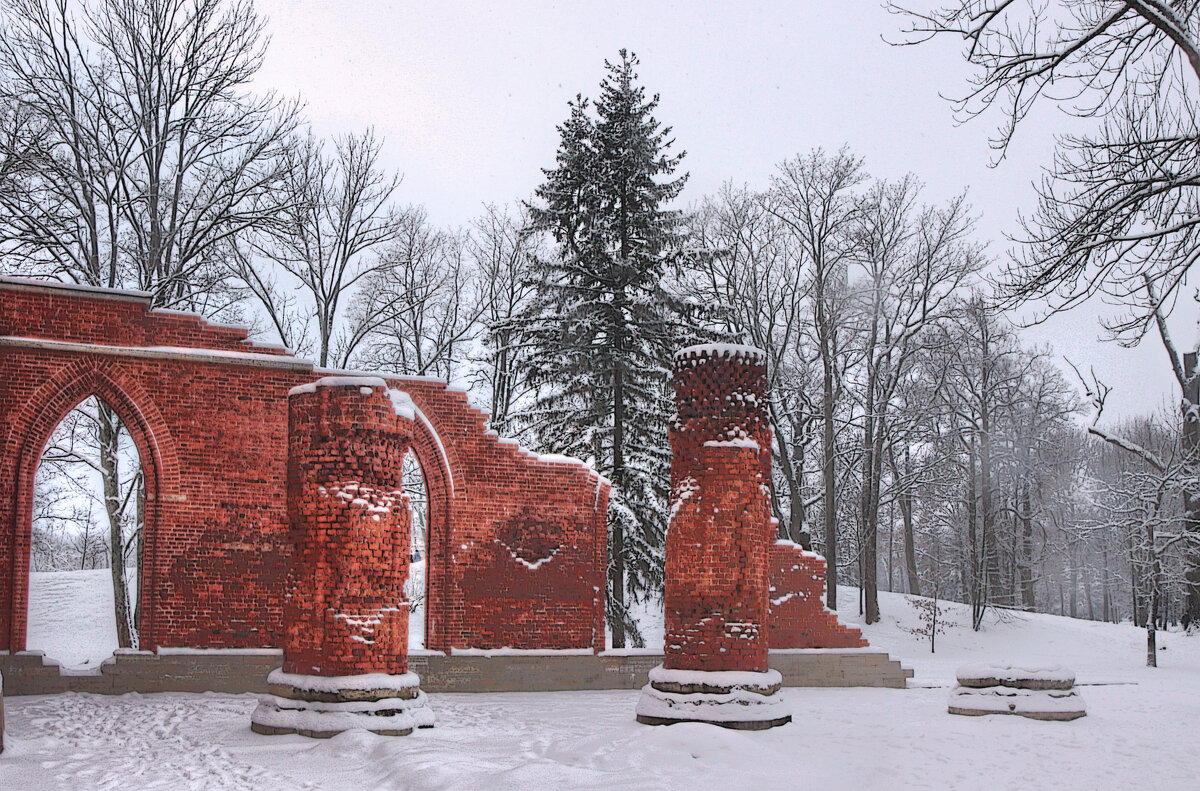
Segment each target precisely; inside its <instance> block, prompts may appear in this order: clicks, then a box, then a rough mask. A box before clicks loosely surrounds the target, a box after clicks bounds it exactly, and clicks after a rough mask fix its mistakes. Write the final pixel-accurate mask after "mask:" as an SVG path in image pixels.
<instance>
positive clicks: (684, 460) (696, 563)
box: [663, 346, 867, 671]
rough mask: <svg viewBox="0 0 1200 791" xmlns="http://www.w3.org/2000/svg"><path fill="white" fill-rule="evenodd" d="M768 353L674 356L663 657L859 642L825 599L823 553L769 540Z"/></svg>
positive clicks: (692, 658)
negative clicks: (840, 621)
mask: <svg viewBox="0 0 1200 791" xmlns="http://www.w3.org/2000/svg"><path fill="white" fill-rule="evenodd" d="M766 386H767V380H766V360H765V358H764V357H763V356H762V353H761V352H757V351H756V350H752V349H740V348H738V347H721V346H717V347H698V348H696V349H694V350H693V349H688V350H684V351H683V352H681V353H679V354H677V355H676V357H675V404H676V417H675V420H674V422H673V424H672V426H671V451H672V461H671V499H672V506H671V507H672V517H671V522H670V528H669V530H668V533H667V569H666V571H667V574H666V577H667V586H666V594H665V598H666V627H667V628H666V646H665V651H664V653H665V656H664V661H663V665H664V667H667V668H676V669H688V670H750V671H763V670H766V668H767V649H768V646H769V647H770V648H851V647H863V646H866V645H867V641H866V640H864V639H863V638H862V635H861V633H860V632H859V631H858V630H857V629H853V628H849V627H846V626H844V625H842V624H840V623H839V622H838V620H837V616H836V615H835V614H834V613H832V612H830V611H829V610H828V609H826V608H825V606H824V603H823V601H822V595H823V594H824V591H825V561H824V559H822V558H821V557H820V556H819V555H816V554H815V553H811V552H804V551H803V550H801V549H800V547H798V546H796V545H795V544H791V543H789V542H776V541H775V532H776V528H775V523H774V520H773V519H772V518H771V510H770V488H769V486H770V480H771V429H770V423H769V422H768V416H767V412H766V410H767V403H768V401H767V396H766Z"/></svg>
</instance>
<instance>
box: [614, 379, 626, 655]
mask: <svg viewBox="0 0 1200 791" xmlns="http://www.w3.org/2000/svg"><path fill="white" fill-rule="evenodd" d="M622 385H623V383H622V381H621V368H620V363H618V364H617V367H616V369H615V370H614V371H613V484H614V485H615V486H616V487H617V489H618V491H619V490H620V487H621V485H622V483H623V482H624V480H623V479H624V469H625V453H624V450H625V449H624V447H623V446H624V442H625V391H624V388H623V386H622ZM612 547H613V557H612V574H613V578H612V597H613V605H614V606H615V607H616V608H617V615H618V616H619V617H617V618H615V619H613V621H612V630H613V636H612V644H613V648H624V647H625V621H624V619H625V617H626V615H625V529H624V527H623V526H622V525H621V522H620V520H614V521H613V526H612Z"/></svg>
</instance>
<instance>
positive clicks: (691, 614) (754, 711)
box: [637, 344, 792, 730]
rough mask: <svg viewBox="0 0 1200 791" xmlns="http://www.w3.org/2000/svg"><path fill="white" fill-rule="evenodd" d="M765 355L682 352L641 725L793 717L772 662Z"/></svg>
mask: <svg viewBox="0 0 1200 791" xmlns="http://www.w3.org/2000/svg"><path fill="white" fill-rule="evenodd" d="M766 389H767V365H766V354H765V353H764V352H762V351H760V350H758V349H755V348H753V347H749V346H735V345H731V344H707V345H703V346H691V347H688V348H686V349H683V350H681V351H679V352H677V353H676V354H675V409H676V416H675V420H674V422H673V424H672V425H671V453H672V457H671V517H670V526H669V527H668V529H667V565H666V589H665V592H664V598H665V603H666V640H665V643H666V644H665V646H664V650H663V654H664V656H663V663H662V665H661V666H659V667H657V668H655V669H654V670H652V671H650V683H649V684H648V685H647V686H645V687H644V688H643V689H642V697H641V699H640V700H639V701H638V706H637V719H638V722H642V723H646V724H649V725H666V724H671V723H675V722H689V721H690V722H709V723H713V724H715V725H721V726H724V727H727V728H740V729H746V730H760V729H765V728H771V727H774V726H776V725H783V724H784V723H787V722H790V721H791V719H792V718H791V714H790V713H789V712H788V710H787V708H786V706H785V705H784V704H783V701H782V699H781V696H780V695H779V694H778V692H779V688H780V687H781V686H782V683H783V679H782V677H781V676H780V674H779V673H778V672H777V671H774V670H770V669H768V667H767V632H768V618H769V614H770V599H769V596H770V594H769V592H768V589H769V582H768V570H769V563H770V550H771V546H772V543H773V542H774V538H775V536H774V530H773V529H772V525H771V501H770V495H771V490H770V482H771V428H770V424H769V423H768V420H767V395H766Z"/></svg>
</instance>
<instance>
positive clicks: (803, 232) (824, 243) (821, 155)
mask: <svg viewBox="0 0 1200 791" xmlns="http://www.w3.org/2000/svg"><path fill="white" fill-rule="evenodd" d="M865 178H866V174H865V173H864V171H863V166H862V161H861V160H860V159H858V158H857V157H854V156H853V155H851V154H850V152H849V151H847V150H846V149H842V150H840V151H838V152H837V153H836V154H834V155H832V156H830V155H828V154H826V153H825V152H823V151H820V150H818V151H814V152H813V153H811V154H809V155H808V156H804V157H796V158H794V159H791V160H788V161H786V162H784V163H782V164H781V165H780V166H779V167H778V169H777V171H776V173H775V175H774V176H772V178H771V189H770V192H769V198H768V207H769V208H768V210H769V211H770V213H771V214H772V215H774V216H775V217H777V218H778V219H779V221H780V222H782V223H783V225H784V227H785V228H786V229H787V232H788V233H789V234H790V235H791V236H792V238H793V240H794V244H795V246H796V250H798V251H799V253H800V255H802V256H803V264H804V265H805V266H807V267H808V277H809V281H808V299H809V300H810V302H811V304H812V313H813V327H812V332H813V335H814V341H815V345H816V348H817V354H818V358H819V359H820V362H821V421H822V433H821V439H822V462H821V474H822V484H823V487H824V497H823V501H824V512H825V513H824V543H825V547H824V548H825V559H826V562H827V563H828V576H827V578H826V579H827V581H828V594H827V597H828V604H829V607H830V608H836V607H837V583H838V525H837V517H838V480H837V463H838V450H837V433H838V425H837V414H836V412H837V406H836V401H837V399H838V396H839V395H840V393H839V379H840V373H839V372H840V369H841V368H842V367H843V366H844V365H845V362H846V350H845V348H844V345H843V341H844V334H845V331H846V328H845V322H846V320H847V314H848V310H847V308H846V294H845V292H846V276H847V270H848V267H849V265H850V260H851V258H852V256H853V254H854V245H855V240H854V234H853V232H852V231H853V227H854V222H855V219H856V190H857V188H858V187H859V185H860V184H861V183H862V182H863V180H864V179H865Z"/></svg>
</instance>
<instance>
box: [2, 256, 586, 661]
mask: <svg viewBox="0 0 1200 791" xmlns="http://www.w3.org/2000/svg"><path fill="white" fill-rule="evenodd" d="M244 334H245V333H244V331H241V330H229V329H225V328H220V327H213V326H210V325H207V324H205V323H204V322H203V321H202V320H200V319H197V318H195V317H189V316H180V315H178V314H174V313H164V312H161V311H155V310H151V309H150V308H149V304H148V301H147V300H146V299H143V298H139V297H133V298H129V297H121V296H119V295H110V294H93V293H89V292H80V291H74V290H68V289H62V288H55V287H49V286H35V285H29V284H28V283H20V282H14V281H12V280H3V279H0V416H2V420H0V650H3V649H10V650H20V649H22V648H24V640H25V626H26V606H27V605H26V599H27V592H28V572H29V540H30V513H31V507H32V484H33V475H34V472H35V471H36V468H37V463H38V460H39V459H40V457H41V452H42V449H43V447H44V445H45V443H46V441H47V439H48V438H49V435H50V433H51V431H52V430H53V429H54V427H55V426H56V425H57V424H58V422H59V421H60V420H61V419H62V418H63V417H64V416H65V415H66V414H67V413H68V412H69V411H70V410H71V409H72V408H73V407H74V406H75V405H76V404H77V403H79V401H81V400H83V399H84V398H86V397H87V396H89V395H96V396H98V397H100V398H101V399H103V400H104V401H106V402H107V403H108V404H109V405H110V406H112V407H113V408H114V409H115V410H116V411H117V412H118V414H119V415H120V417H121V419H122V421H123V422H124V423H125V424H126V425H127V426H129V427H130V428H131V433H132V435H133V437H134V441H135V443H136V444H137V447H138V450H139V453H140V454H141V457H142V460H143V465H144V467H145V469H146V472H147V480H148V495H147V499H148V502H147V526H146V534H145V535H146V550H145V560H144V564H145V568H144V569H143V576H144V578H145V592H144V595H145V597H146V602H145V605H144V606H143V616H142V624H141V632H142V635H143V645H144V646H146V647H154V646H159V645H163V646H196V647H211V648H222V647H259V646H278V645H281V644H282V639H283V635H282V623H283V591H284V583H285V575H286V571H287V568H288V562H289V559H290V556H291V551H292V546H291V542H290V541H289V539H288V533H287V506H286V500H287V498H286V484H285V481H286V475H287V455H288V447H287V425H288V406H287V393H288V391H289V389H290V388H292V387H294V386H295V385H298V384H303V383H307V382H310V381H312V380H314V379H317V378H319V377H320V376H321V375H322V373H323V372H319V371H314V370H313V367H312V365H311V364H310V363H306V362H304V361H301V360H296V359H294V358H290V357H286V356H282V355H278V354H273V353H272V352H273V351H274V350H269V349H263V348H260V347H257V346H254V345H252V344H247V343H246V342H245V341H244V340H242V338H243V337H244ZM46 341H49V343H47V342H46ZM84 344H93V345H84ZM164 346H166V347H173V348H175V347H178V348H187V349H191V350H194V351H190V352H176V351H169V352H164V351H163V350H162V349H160V348H158V347H164ZM210 349H215V350H217V351H216V352H215V353H213V352H209V351H206V350H210ZM324 373H328V372H324ZM388 382H389V384H390V385H391V386H392V387H394V388H397V389H402V390H404V391H405V392H407V393H408V394H409V395H410V396H411V398H412V400H413V402H414V403H415V405H416V406H417V407H418V408H419V410H420V415H419V416H418V419H417V420H415V421H414V424H413V440H412V447H413V450H414V452H415V453H416V455H417V458H418V461H420V463H421V467H422V470H423V472H424V474H425V478H426V486H427V489H428V492H429V497H430V536H429V560H428V567H427V615H426V620H427V626H426V628H427V638H426V644H427V646H428V647H429V648H432V649H438V650H446V649H449V648H451V647H464V648H465V647H471V648H499V647H505V646H510V647H516V648H584V647H597V648H600V647H603V644H604V627H603V623H604V620H603V619H604V611H603V605H604V595H603V592H604V574H605V561H606V556H605V547H606V543H605V541H606V538H605V514H606V512H607V502H608V485H607V483H606V482H604V481H603V480H601V479H600V478H599V476H597V475H596V473H594V472H592V471H590V470H588V469H587V468H584V467H583V466H582V465H577V464H564V463H555V462H551V461H539V460H537V459H536V458H534V457H532V456H530V455H529V454H527V453H524V452H523V451H520V450H519V449H518V448H517V447H516V446H514V445H510V444H506V443H502V442H500V441H499V439H498V438H497V437H496V436H495V435H492V434H489V433H486V432H485V425H486V415H485V414H484V413H483V412H480V411H479V410H476V409H474V408H472V407H471V406H470V405H469V404H468V403H467V398H466V395H465V394H464V393H461V392H456V391H454V390H452V389H450V388H448V387H447V386H446V384H445V383H444V382H439V381H435V380H428V379H411V378H402V379H389V380H388ZM522 561H524V562H522Z"/></svg>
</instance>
